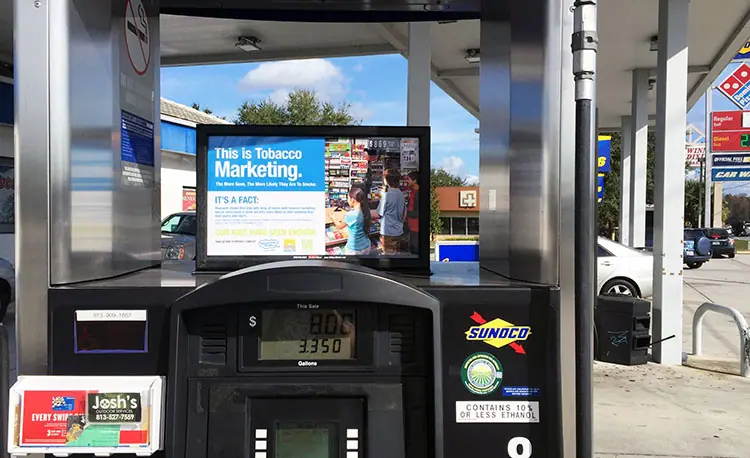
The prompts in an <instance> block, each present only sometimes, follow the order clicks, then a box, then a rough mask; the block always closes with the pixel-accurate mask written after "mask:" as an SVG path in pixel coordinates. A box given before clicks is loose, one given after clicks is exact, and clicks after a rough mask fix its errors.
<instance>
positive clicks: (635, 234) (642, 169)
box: [628, 69, 649, 247]
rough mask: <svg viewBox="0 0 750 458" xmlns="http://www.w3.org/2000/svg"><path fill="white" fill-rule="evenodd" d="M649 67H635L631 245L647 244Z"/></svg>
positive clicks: (631, 162) (632, 116) (632, 126)
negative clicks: (646, 68) (645, 68)
mask: <svg viewBox="0 0 750 458" xmlns="http://www.w3.org/2000/svg"><path fill="white" fill-rule="evenodd" d="M648 74H649V71H648V70H642V69H638V70H634V71H633V101H632V112H631V115H630V118H631V122H632V124H631V131H630V136H631V137H630V138H631V140H630V147H631V153H630V218H629V224H630V230H629V231H628V232H629V234H630V244H629V245H630V246H633V247H644V246H646V164H647V156H648V86H649V84H648Z"/></svg>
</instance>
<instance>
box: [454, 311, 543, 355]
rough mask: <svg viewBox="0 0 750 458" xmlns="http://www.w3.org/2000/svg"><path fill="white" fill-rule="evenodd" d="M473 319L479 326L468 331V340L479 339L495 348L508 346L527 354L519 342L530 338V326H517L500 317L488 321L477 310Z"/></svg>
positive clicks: (517, 351)
mask: <svg viewBox="0 0 750 458" xmlns="http://www.w3.org/2000/svg"><path fill="white" fill-rule="evenodd" d="M471 320H472V321H473V322H475V323H476V324H478V326H472V327H470V328H469V330H468V331H466V340H469V341H471V340H475V341H476V340H478V341H481V342H484V343H486V344H487V345H490V346H492V347H495V348H502V347H505V346H508V347H510V348H512V349H513V350H514V351H515V352H516V353H519V354H522V355H525V354H526V350H524V348H523V345H521V344H520V343H519V342H520V341H523V340H526V339H528V338H529V336H530V335H531V327H530V326H516V325H515V324H513V323H509V322H507V321H505V320H501V319H499V318H495V319H494V320H492V321H487V320H485V319H484V318H483V317H482V315H480V314H478V313H477V312H474V314H473V315H472V316H471Z"/></svg>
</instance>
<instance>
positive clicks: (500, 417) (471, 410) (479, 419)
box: [456, 401, 539, 423]
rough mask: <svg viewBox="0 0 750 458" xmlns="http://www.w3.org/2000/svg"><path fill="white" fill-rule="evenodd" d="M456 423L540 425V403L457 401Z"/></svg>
mask: <svg viewBox="0 0 750 458" xmlns="http://www.w3.org/2000/svg"><path fill="white" fill-rule="evenodd" d="M456 423H539V401H456Z"/></svg>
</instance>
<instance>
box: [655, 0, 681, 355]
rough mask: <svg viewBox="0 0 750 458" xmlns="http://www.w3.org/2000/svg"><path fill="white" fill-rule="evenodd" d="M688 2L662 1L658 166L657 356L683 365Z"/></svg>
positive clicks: (656, 240)
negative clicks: (683, 245)
mask: <svg viewBox="0 0 750 458" xmlns="http://www.w3.org/2000/svg"><path fill="white" fill-rule="evenodd" d="M689 11H690V0H659V56H658V70H657V73H658V76H657V82H656V84H657V101H656V167H655V169H654V182H655V183H654V184H655V190H654V213H655V214H654V298H653V304H654V325H653V339H654V341H662V340H663V339H668V340H664V341H663V342H661V343H659V344H657V345H655V346H654V348H653V354H654V359H655V360H656V361H657V362H659V363H662V364H670V365H675V364H682V262H683V260H682V250H683V247H682V239H683V227H684V211H685V205H684V204H685V169H684V167H683V164H684V162H685V123H686V117H687V100H686V98H685V94H687V69H688V36H687V31H688V16H689Z"/></svg>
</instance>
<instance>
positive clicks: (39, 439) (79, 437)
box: [8, 376, 165, 457]
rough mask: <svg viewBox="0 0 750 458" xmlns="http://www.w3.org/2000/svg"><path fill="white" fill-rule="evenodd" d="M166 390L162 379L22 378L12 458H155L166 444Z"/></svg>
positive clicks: (14, 399) (16, 390) (13, 412)
mask: <svg viewBox="0 0 750 458" xmlns="http://www.w3.org/2000/svg"><path fill="white" fill-rule="evenodd" d="M164 389H165V383H164V377H159V376H153V377H151V376H132V377H128V376H116V377H80V376H75V377H72V376H21V377H18V381H17V382H16V383H15V384H14V385H13V387H12V388H11V389H10V398H9V402H8V406H9V408H8V410H9V412H8V425H9V427H8V453H10V454H11V455H14V456H23V455H29V454H51V455H54V456H59V457H67V456H69V455H71V454H78V453H82V454H93V455H95V456H110V455H113V454H123V453H128V454H135V455H136V456H151V455H153V454H154V452H156V451H158V450H162V448H163V444H164Z"/></svg>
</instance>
